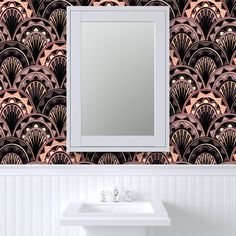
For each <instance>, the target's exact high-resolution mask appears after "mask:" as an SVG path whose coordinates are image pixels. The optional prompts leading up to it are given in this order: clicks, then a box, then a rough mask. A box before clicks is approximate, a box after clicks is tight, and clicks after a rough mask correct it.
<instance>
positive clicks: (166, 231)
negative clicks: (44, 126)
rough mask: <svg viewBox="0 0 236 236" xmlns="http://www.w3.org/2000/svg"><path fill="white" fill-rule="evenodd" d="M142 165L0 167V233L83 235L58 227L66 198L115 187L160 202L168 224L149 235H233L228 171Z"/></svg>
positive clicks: (235, 188) (235, 185)
mask: <svg viewBox="0 0 236 236" xmlns="http://www.w3.org/2000/svg"><path fill="white" fill-rule="evenodd" d="M53 167H54V168H53ZM101 167H104V166H101ZM147 167H149V168H145V166H144V167H143V168H142V169H140V168H139V167H138V166H136V165H133V166H131V165H130V166H128V165H126V166H123V167H122V168H121V167H118V168H116V167H114V166H113V167H105V168H97V166H89V167H85V166H83V168H81V167H80V168H79V167H78V166H70V167H68V168H65V167H60V166H48V167H47V166H45V168H41V167H37V166H35V167H29V166H25V167H23V168H22V167H14V168H13V167H9V166H6V167H5V168H4V167H2V169H1V172H0V235H1V236H83V234H82V232H81V231H80V230H79V228H77V227H60V225H59V220H60V213H61V209H62V207H63V206H64V205H65V203H66V202H67V201H68V200H72V199H79V200H81V201H86V200H94V199H95V200H98V199H99V192H100V191H101V190H113V189H114V187H115V186H117V187H118V188H119V190H120V193H122V191H124V189H126V190H127V189H129V190H132V191H133V192H134V193H135V200H152V201H156V200H157V199H160V200H162V201H164V204H165V206H166V208H167V210H168V212H169V215H170V217H171V220H172V226H171V227H169V228H165V227H163V228H159V229H155V230H154V229H153V230H152V232H151V234H150V236H157V235H162V236H188V235H191V236H222V235H223V236H234V235H235V232H236V224H235V219H236V202H235V199H236V172H235V169H234V167H230V166H218V167H217V166H212V167H210V166H208V167H206V168H203V167H200V168H194V166H184V167H183V166H160V167H158V166H155V167H150V166H147Z"/></svg>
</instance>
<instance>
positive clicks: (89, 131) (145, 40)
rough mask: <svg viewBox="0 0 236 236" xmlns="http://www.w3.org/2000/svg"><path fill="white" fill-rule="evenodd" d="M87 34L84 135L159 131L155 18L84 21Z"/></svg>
mask: <svg viewBox="0 0 236 236" xmlns="http://www.w3.org/2000/svg"><path fill="white" fill-rule="evenodd" d="M81 34H82V42H81V43H82V58H81V60H82V62H81V63H82V68H81V71H82V75H81V77H82V80H81V83H82V98H81V99H82V116H81V117H82V118H81V119H82V121H81V122H82V126H81V129H82V135H85V136H86V135H87V136H89V135H92V136H94V135H102V136H103V135H127V136H130V135H154V64H155V63H154V60H155V58H154V52H155V50H154V40H155V38H154V23H153V22H82V32H81ZM72 115H73V114H72Z"/></svg>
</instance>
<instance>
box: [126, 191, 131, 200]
mask: <svg viewBox="0 0 236 236" xmlns="http://www.w3.org/2000/svg"><path fill="white" fill-rule="evenodd" d="M132 200H133V193H132V192H131V191H125V201H126V202H131V201H132Z"/></svg>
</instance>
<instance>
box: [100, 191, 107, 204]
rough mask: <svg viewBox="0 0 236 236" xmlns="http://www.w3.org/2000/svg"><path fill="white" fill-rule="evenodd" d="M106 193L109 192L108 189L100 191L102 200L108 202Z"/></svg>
mask: <svg viewBox="0 0 236 236" xmlns="http://www.w3.org/2000/svg"><path fill="white" fill-rule="evenodd" d="M106 194H107V192H106V191H102V192H101V193H100V195H101V202H107V198H106Z"/></svg>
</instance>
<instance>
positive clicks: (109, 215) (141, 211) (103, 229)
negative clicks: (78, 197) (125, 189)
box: [61, 201, 170, 236]
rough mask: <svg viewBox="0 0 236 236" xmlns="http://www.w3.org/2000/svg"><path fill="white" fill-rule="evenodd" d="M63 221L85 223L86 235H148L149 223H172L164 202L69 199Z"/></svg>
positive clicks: (79, 224)
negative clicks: (101, 201) (70, 200)
mask: <svg viewBox="0 0 236 236" xmlns="http://www.w3.org/2000/svg"><path fill="white" fill-rule="evenodd" d="M61 225H67V226H82V227H83V228H84V231H85V235H86V236H133V235H134V236H146V235H148V228H149V227H157V226H170V218H169V217H168V214H167V211H166V210H165V207H164V205H163V204H162V202H158V203H155V204H153V203H151V202H118V203H116V202H105V203H95V202H79V201H73V202H69V203H68V204H67V206H66V207H65V209H64V211H63V213H62V216H61Z"/></svg>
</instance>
